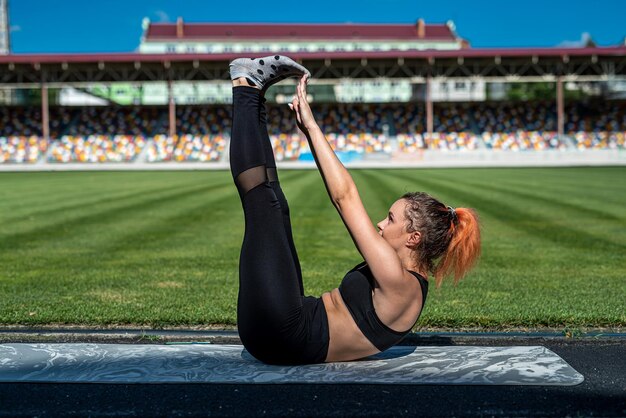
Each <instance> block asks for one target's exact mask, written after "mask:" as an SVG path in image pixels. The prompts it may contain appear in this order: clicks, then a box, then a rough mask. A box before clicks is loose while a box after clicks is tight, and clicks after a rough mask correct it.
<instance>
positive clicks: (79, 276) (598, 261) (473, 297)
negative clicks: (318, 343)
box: [0, 167, 626, 329]
mask: <svg viewBox="0 0 626 418" xmlns="http://www.w3.org/2000/svg"><path fill="white" fill-rule="evenodd" d="M351 173H352V176H353V178H354V180H355V182H356V183H357V186H358V187H359V192H360V195H361V198H362V199H363V201H364V204H365V207H366V208H367V210H368V213H369V214H370V217H371V218H372V221H373V223H374V224H375V223H376V222H378V221H379V220H381V219H382V218H384V217H385V216H386V213H387V210H388V209H389V207H390V206H391V205H392V204H393V202H394V201H395V200H396V199H398V198H399V197H400V196H401V195H402V194H403V193H405V192H407V191H416V190H422V191H426V192H428V193H431V194H433V195H435V196H436V197H438V198H440V199H442V200H443V201H444V203H446V204H449V205H452V206H465V207H473V208H475V209H476V210H477V211H478V213H479V215H480V218H481V221H482V226H483V229H482V232H483V256H482V258H481V261H480V263H479V265H478V266H477V268H476V269H475V270H474V271H473V272H472V273H471V274H470V275H469V276H468V277H467V278H466V279H465V280H463V281H462V282H461V283H459V285H458V286H453V285H452V284H451V283H450V282H448V283H444V286H442V288H440V289H435V287H434V282H433V286H431V291H430V293H429V300H428V302H427V305H426V308H425V310H424V313H423V315H422V317H421V319H420V321H419V323H418V328H419V327H423V326H428V327H485V328H491V329H502V328H511V327H533V326H552V327H561V326H580V327H583V326H590V327H594V326H595V327H600V326H624V325H626V314H625V313H624V304H623V301H624V300H626V280H625V277H626V258H625V257H624V254H626V211H624V209H623V208H624V206H625V204H626V186H625V182H624V181H623V179H624V178H625V175H626V169H624V168H621V167H600V168H525V169H433V170H425V169H424V170H409V169H389V170H351ZM279 176H280V179H281V184H282V186H283V190H284V192H285V195H286V196H287V198H288V200H289V206H290V212H291V218H292V228H293V234H294V240H295V243H296V246H297V248H298V255H299V259H300V263H301V266H302V271H303V276H304V285H305V292H306V293H307V294H311V295H315V296H319V295H320V294H321V293H323V292H326V291H330V290H331V289H333V288H335V287H337V286H338V285H339V283H340V281H341V278H342V277H343V275H344V274H345V272H346V271H347V270H348V269H350V268H351V267H352V266H354V265H355V264H357V263H358V262H359V261H360V260H361V258H360V255H359V253H358V251H357V250H356V248H355V247H354V244H353V242H352V240H351V238H350V235H349V234H348V232H347V230H346V229H345V226H344V224H343V222H342V221H341V219H340V218H339V216H338V214H337V213H336V211H335V209H334V208H333V206H332V205H331V203H330V201H329V199H328V195H327V193H326V190H325V187H324V184H323V182H322V180H321V177H320V175H319V173H318V172H317V171H315V170H300V171H286V170H283V171H281V172H280V174H279ZM0 222H1V224H2V228H1V229H0V300H2V303H0V323H2V324H27V325H36V324H52V323H54V324H85V325H109V324H120V325H122V324H123V325H148V326H157V327H158V326H167V325H172V326H174V325H223V326H233V325H235V324H236V303H237V288H238V262H239V251H240V246H241V242H242V239H243V231H244V220H243V212H242V210H241V205H240V203H239V198H238V196H237V192H236V190H235V187H234V185H233V184H232V180H231V178H230V173H229V172H227V171H208V172H76V173H70V172H65V173H2V174H0Z"/></svg>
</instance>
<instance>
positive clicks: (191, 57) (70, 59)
mask: <svg viewBox="0 0 626 418" xmlns="http://www.w3.org/2000/svg"><path fill="white" fill-rule="evenodd" d="M280 54H281V55H288V56H289V57H291V58H293V59H296V60H309V59H326V58H331V59H333V60H341V59H361V58H365V59H377V58H380V59H384V58H387V59H389V58H392V59H395V58H416V59H426V60H427V59H440V58H441V59H443V58H495V57H502V58H505V57H511V58H523V57H553V58H564V57H579V56H588V57H592V56H626V46H616V47H591V48H471V49H460V50H425V51H353V52H347V51H336V52H288V53H285V52H281V53H280ZM266 55H271V54H268V53H267V52H265V53H251V52H248V53H245V54H241V53H222V54H179V53H169V54H142V53H135V52H122V53H87V54H75V53H72V54H9V55H0V64H9V63H13V64H37V63H39V64H44V63H46V64H48V63H49V64H62V63H106V62H110V63H116V62H131V63H132V62H166V61H169V62H179V61H230V60H232V59H235V58H240V57H242V56H248V57H262V56H266Z"/></svg>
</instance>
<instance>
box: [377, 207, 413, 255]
mask: <svg viewBox="0 0 626 418" xmlns="http://www.w3.org/2000/svg"><path fill="white" fill-rule="evenodd" d="M405 207H406V201H405V200H404V199H399V200H396V201H395V203H394V204H393V205H391V208H389V212H388V213H387V217H386V218H385V219H383V220H382V221H380V222H378V223H377V224H376V226H377V227H378V233H379V234H380V236H382V237H383V238H384V239H385V241H387V242H388V243H389V244H390V245H391V246H392V247H393V248H394V249H396V250H398V249H400V248H402V247H404V246H405V245H406V244H407V243H408V242H409V240H414V239H415V237H411V236H412V235H415V234H417V233H415V232H413V233H409V232H407V231H406V224H407V219H406V218H405V217H404V209H405Z"/></svg>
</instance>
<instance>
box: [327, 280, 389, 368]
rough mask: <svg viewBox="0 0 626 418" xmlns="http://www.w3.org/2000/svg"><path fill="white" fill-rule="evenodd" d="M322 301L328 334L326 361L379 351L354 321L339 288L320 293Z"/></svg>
mask: <svg viewBox="0 0 626 418" xmlns="http://www.w3.org/2000/svg"><path fill="white" fill-rule="evenodd" d="M322 301H323V302H324V308H325V309H326V316H327V318H328V330H329V335H330V342H329V344H328V354H327V355H326V362H332V361H349V360H356V359H359V358H362V357H367V356H370V355H372V354H376V353H378V352H380V350H378V349H377V348H376V347H375V346H374V344H372V343H371V342H370V341H369V340H368V339H367V338H365V335H363V333H362V332H361V330H360V329H359V327H358V326H357V325H356V322H354V318H352V315H351V314H350V311H348V307H347V306H346V305H345V303H344V302H343V299H342V298H341V294H340V293H339V289H333V290H332V291H330V292H326V293H324V294H322Z"/></svg>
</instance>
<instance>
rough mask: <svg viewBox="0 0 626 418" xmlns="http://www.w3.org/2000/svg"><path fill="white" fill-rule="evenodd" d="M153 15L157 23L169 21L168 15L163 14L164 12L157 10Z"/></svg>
mask: <svg viewBox="0 0 626 418" xmlns="http://www.w3.org/2000/svg"><path fill="white" fill-rule="evenodd" d="M154 14H155V15H156V16H157V22H169V21H170V15H168V14H167V13H165V11H163V10H157V11H155V12H154Z"/></svg>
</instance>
